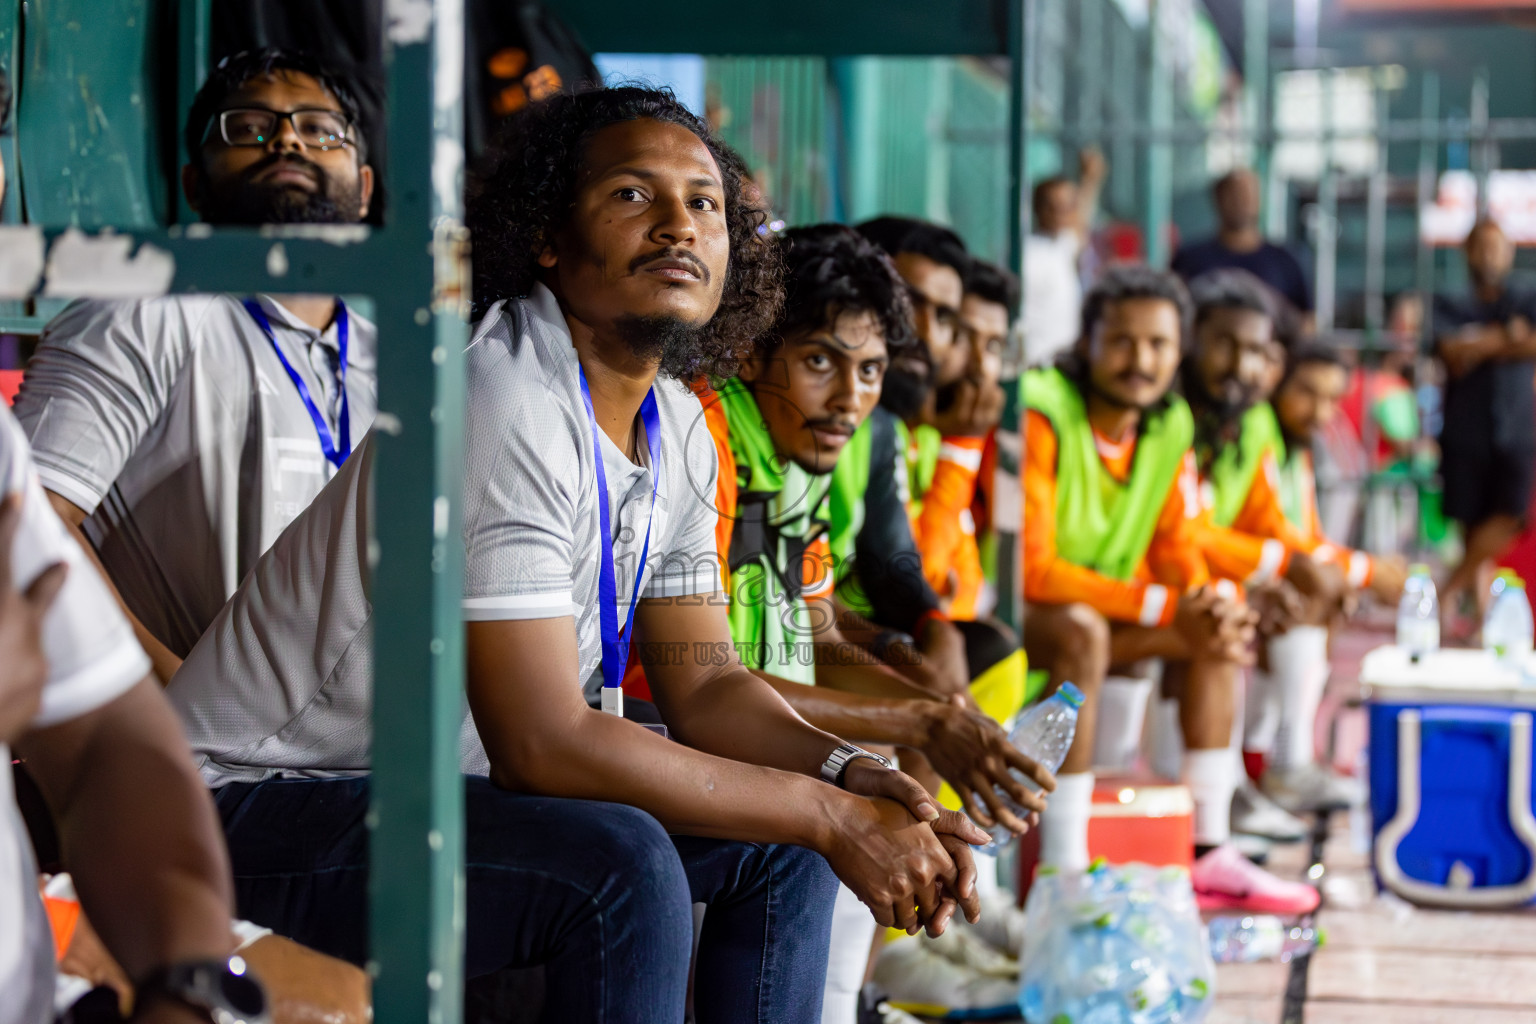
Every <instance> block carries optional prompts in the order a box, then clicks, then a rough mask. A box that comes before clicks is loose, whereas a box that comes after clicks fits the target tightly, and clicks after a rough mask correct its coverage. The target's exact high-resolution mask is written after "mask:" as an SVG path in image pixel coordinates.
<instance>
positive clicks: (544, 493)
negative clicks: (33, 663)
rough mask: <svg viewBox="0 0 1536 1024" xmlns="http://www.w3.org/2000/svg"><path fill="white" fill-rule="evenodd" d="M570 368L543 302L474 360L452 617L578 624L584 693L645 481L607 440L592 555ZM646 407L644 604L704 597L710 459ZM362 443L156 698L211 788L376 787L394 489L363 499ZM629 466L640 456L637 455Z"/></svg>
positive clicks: (638, 530) (365, 458) (513, 311)
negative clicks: (370, 534)
mask: <svg viewBox="0 0 1536 1024" xmlns="http://www.w3.org/2000/svg"><path fill="white" fill-rule="evenodd" d="M578 369H579V364H578V362H577V359H576V350H575V348H574V347H573V346H572V343H571V336H570V331H569V330H568V328H567V327H566V323H565V317H564V316H563V315H562V314H561V312H560V306H559V304H558V303H557V302H556V301H555V297H554V296H553V295H552V294H551V293H550V292H549V291H548V290H547V289H545V288H544V287H543V286H542V285H541V286H538V287H536V288H535V290H534V294H533V295H532V296H530V297H529V298H528V299H524V300H517V301H512V302H508V303H505V304H503V305H498V306H496V307H494V308H493V309H492V310H491V312H489V313H488V314H487V315H486V317H485V319H484V320H483V321H482V322H481V324H480V327H479V329H478V331H477V332H476V334H475V338H474V340H473V342H472V343H471V344H470V348H469V351H468V353H467V355H466V387H467V395H466V412H465V417H466V419H465V455H464V554H465V567H464V601H463V610H464V618H465V619H467V620H472V621H474V620H482V621H483V620H492V619H540V618H562V617H564V616H567V615H572V616H574V617H575V620H576V623H575V624H576V645H577V655H578V662H579V668H578V681H581V682H586V681H589V680H591V679H592V678H593V677H594V675H595V674H598V673H599V665H600V661H601V657H602V637H601V629H600V626H599V622H598V618H599V602H598V565H599V560H600V558H601V555H602V551H601V548H602V546H608V547H610V548H611V549H612V551H613V554H614V570H615V575H616V576H617V580H616V583H617V587H618V594H619V602H618V608H617V613H618V615H619V616H621V617H622V616H623V615H624V614H625V612H626V610H627V605H628V602H629V598H630V596H631V595H632V594H633V593H634V591H635V573H636V571H637V568H638V567H639V566H640V554H641V550H642V548H644V546H645V523H646V516H647V514H648V513H650V510H651V493H652V483H653V477H652V470H653V468H654V467H651V466H649V465H648V464H647V465H636V464H634V463H632V462H630V461H629V459H627V458H626V457H625V456H624V454H623V453H622V452H620V451H619V449H618V447H617V446H615V445H614V444H613V443H612V442H611V441H609V440H608V437H607V435H606V434H602V435H600V436H601V438H602V441H601V445H602V448H601V454H602V458H603V464H604V467H605V470H606V476H607V480H608V492H609V507H610V509H611V510H612V517H611V523H610V529H611V533H610V535H609V536H608V537H603V536H602V528H601V525H600V518H599V509H598V503H597V493H598V492H597V470H596V466H597V463H596V460H595V459H594V456H593V450H592V428H591V424H590V421H589V420H588V419H587V415H586V411H585V406H584V405H583V403H582V399H581V389H580V384H579V377H578V372H577V371H578ZM654 390H655V394H656V401H657V411H658V414H659V420H660V424H661V439H660V450H661V479H660V485H659V488H658V489H657V494H656V511H655V515H654V518H653V519H652V521H651V535H650V547H649V551H648V555H647V557H646V560H645V564H644V567H643V570H642V571H643V576H642V577H641V588H640V592H641V595H642V596H643V597H658V598H659V597H678V596H684V595H694V594H699V595H706V594H716V593H717V592H718V591H719V589H720V579H719V567H718V560H717V558H716V555H715V524H716V521H717V513H716V511H715V507H714V494H715V474H716V473H717V472H718V463H717V460H716V457H715V446H714V441H713V439H712V438H711V437H710V434H709V429H708V426H707V424H706V423H705V422H704V419H703V409H702V408H701V407H700V405H699V400H698V399H697V398H696V397H694V396H693V395H692V394H691V393H689V391H688V390H687V389H686V388H684V387H683V386H682V385H681V384H679V383H677V382H676V381H672V380H665V379H658V380H657V381H656V384H655V388H654ZM373 443H374V441H373V437H372V435H370V436H369V438H367V439H366V440H365V441H364V443H363V444H362V445H361V446H360V447H359V448H358V450H357V452H356V453H355V454H354V456H353V458H352V460H349V461H348V463H347V465H346V466H344V467H343V468H342V471H341V473H340V474H338V475H337V477H336V479H335V480H333V481H332V482H331V483H330V485H328V486H327V487H326V488H325V490H324V491H322V492H321V494H320V496H319V497H318V498H317V499H315V502H314V504H313V505H311V506H310V507H309V508H308V509H306V510H305V512H304V513H303V514H302V515H300V516H299V518H298V519H296V520H295V521H294V522H293V524H292V525H291V526H290V527H289V528H288V529H287V530H286V531H284V533H283V535H282V536H281V537H279V538H278V540H277V543H276V544H274V545H273V546H272V549H271V550H270V551H268V552H267V553H266V554H265V555H263V556H262V558H261V559H260V561H258V562H257V564H256V567H255V569H254V570H253V571H252V573H251V575H250V577H249V578H248V579H246V581H245V582H244V583H242V584H241V586H240V588H239V589H238V590H237V591H236V593H235V596H234V598H233V599H232V600H231V601H230V602H229V604H227V605H226V606H225V607H224V609H223V610H222V611H221V612H220V613H219V614H218V616H217V617H216V618H215V620H214V622H213V624H212V625H211V626H210V627H209V628H208V631H207V633H206V634H205V635H204V636H203V638H202V640H200V641H199V642H198V644H197V645H196V647H194V648H193V650H192V653H191V654H190V655H188V657H187V659H186V661H185V663H184V664H183V665H182V667H181V669H180V671H178V672H177V673H176V676H175V678H173V679H172V680H171V684H170V686H169V688H168V690H167V694H168V696H169V697H170V700H171V703H172V705H173V706H175V708H176V710H177V712H178V713H179V714H180V715H181V718H182V722H183V724H184V725H185V726H186V729H187V737H188V739H189V740H190V741H191V743H192V749H193V752H194V753H195V754H196V755H197V759H198V763H199V767H200V769H201V771H202V773H203V779H204V781H206V782H207V783H208V784H209V785H210V786H213V787H217V786H221V785H224V784H226V783H229V782H259V781H262V780H264V779H268V778H273V777H300V778H306V777H307V778H324V777H330V776H336V775H348V774H360V773H363V772H366V771H367V770H368V769H369V764H370V751H371V747H372V740H373V729H372V722H371V714H372V708H373V633H372V615H373V606H372V603H371V601H370V598H369V586H368V580H369V577H370V575H371V571H372V570H371V569H370V567H369V566H368V564H367V551H368V545H367V530H366V522H367V517H366V502H367V495H368V494H369V493H370V491H374V492H375V493H376V494H377V496H378V500H379V501H380V502H385V501H387V500H388V494H389V489H388V485H387V481H383V480H379V481H377V484H378V486H377V487H373V486H372V485H371V483H370V479H369V478H370V476H371V474H372V466H371V463H370V457H369V454H370V450H371V448H372V446H373ZM638 448H639V449H640V451H642V452H644V451H645V450H646V444H645V440H644V438H643V437H642V438H641V440H640V443H639V445H638ZM642 458H643V457H642ZM643 461H647V462H648V460H644V458H643ZM380 571H384V572H387V571H388V562H387V560H386V562H385V563H384V564H383V566H382V567H381V570H380ZM717 599H721V600H723V597H720V598H717ZM507 685H508V686H515V685H517V681H516V680H515V679H509V680H508V681H507ZM460 738H461V743H462V757H461V760H460V767H461V769H462V770H463V771H464V772H465V773H466V774H474V775H484V774H486V773H487V772H488V771H489V761H488V760H487V758H486V754H485V750H484V748H483V747H482V746H481V744H480V739H479V735H478V734H477V732H476V730H475V727H474V723H473V721H472V720H471V718H470V716H469V714H468V712H467V711H466V713H465V717H464V722H463V725H462V727H461V732H460Z"/></svg>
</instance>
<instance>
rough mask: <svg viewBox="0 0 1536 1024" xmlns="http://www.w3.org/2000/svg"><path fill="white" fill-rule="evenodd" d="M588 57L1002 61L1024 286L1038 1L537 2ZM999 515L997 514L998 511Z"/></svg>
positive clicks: (1011, 432)
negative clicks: (641, 7)
mask: <svg viewBox="0 0 1536 1024" xmlns="http://www.w3.org/2000/svg"><path fill="white" fill-rule="evenodd" d="M546 2H547V3H548V6H549V7H550V8H551V9H552V10H554V11H556V12H558V13H559V14H560V16H561V17H562V18H564V19H565V20H566V22H567V23H568V24H570V26H571V27H572V28H573V29H574V30H575V32H576V33H577V35H578V36H579V37H580V39H581V41H582V43H583V44H584V45H585V46H586V47H587V48H588V49H589V50H590V51H591V52H594V53H603V52H612V53H697V54H702V55H704V56H707V57H747V56H795V57H829V58H830V57H852V56H860V57H911V56H928V57H941V56H953V57H1006V58H1008V59H1009V74H1008V82H1009V110H1008V124H1009V183H1008V194H1009V214H1008V263H1009V265H1010V266H1011V267H1012V268H1013V270H1014V272H1015V273H1016V274H1018V275H1019V276H1020V278H1021V279H1022V277H1023V271H1024V267H1023V251H1024V239H1025V238H1026V237H1027V236H1028V233H1029V225H1030V203H1029V192H1030V182H1029V167H1028V159H1027V153H1028V148H1029V141H1030V125H1029V120H1030V118H1029V111H1030V106H1029V102H1028V97H1029V92H1030V88H1031V83H1032V82H1033V81H1034V78H1035V70H1034V68H1035V64H1036V60H1037V58H1036V55H1035V52H1034V51H1035V46H1034V40H1035V39H1036V37H1037V36H1038V28H1039V0H946V2H945V3H943V4H932V3H921V2H915V0H900V2H896V0H842V2H839V3H827V2H818V0H784V2H779V3H775V4H773V5H771V6H769V5H766V4H765V5H760V6H758V5H754V6H753V7H752V8H751V9H747V10H743V11H741V12H740V14H739V15H738V17H736V18H734V19H722V18H701V17H699V16H698V12H697V11H694V10H692V9H688V8H683V7H673V8H665V7H655V8H647V9H646V12H645V17H644V18H642V19H638V21H637V19H635V18H634V17H632V15H633V14H634V7H633V5H632V4H631V3H629V2H627V0H546ZM1017 392H1018V388H1016V387H1010V388H1009V404H1008V408H1007V410H1005V412H1004V418H1003V424H1002V429H1001V434H1002V436H1001V438H1000V442H999V445H998V463H999V473H1000V480H999V484H1000V485H1005V484H1006V485H1008V486H1014V487H1016V486H1017V473H1018V467H1019V454H1020V445H1021V439H1020V437H1019V434H1018V424H1019V396H1018V394H1017ZM999 511H1002V510H999ZM998 525H999V526H1000V527H1001V528H1000V529H999V530H998V545H997V573H998V617H999V618H1001V619H1003V620H1004V621H1006V622H1010V623H1012V624H1013V625H1014V626H1015V627H1019V626H1021V625H1022V612H1023V593H1022V578H1021V576H1020V574H1019V572H1018V571H1017V570H1018V552H1019V549H1018V530H1019V525H1020V524H1018V523H1011V524H1010V523H999V524H998Z"/></svg>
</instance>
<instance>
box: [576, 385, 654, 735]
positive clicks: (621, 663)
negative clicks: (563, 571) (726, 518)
mask: <svg viewBox="0 0 1536 1024" xmlns="http://www.w3.org/2000/svg"><path fill="white" fill-rule="evenodd" d="M578 372H579V373H580V374H581V401H582V403H583V404H584V405H585V406H586V407H587V422H588V423H590V424H591V425H592V461H593V463H595V464H596V466H597V508H598V514H599V516H600V517H601V519H602V527H603V533H602V536H601V537H599V538H598V542H597V546H598V549H599V550H601V551H602V558H601V559H600V560H599V562H598V571H597V611H598V618H599V620H600V621H601V623H602V630H603V689H604V690H612V691H614V692H615V693H616V694H617V693H618V692H620V691H619V688H620V687H621V686H622V685H623V682H624V669H625V667H626V666H628V664H629V635H630V631H631V630H632V629H634V626H635V605H637V604H638V603H639V602H640V581H641V579H642V578H643V577H644V576H645V560H646V557H647V556H648V555H649V554H650V552H651V521H652V520H653V519H655V517H656V491H657V488H658V487H660V485H661V416H660V415H659V414H658V413H657V412H656V391H655V389H654V388H653V389H652V390H651V391H649V392H647V393H646V396H645V401H644V402H642V403H641V404H640V422H641V423H643V424H645V444H646V447H647V448H648V449H649V450H650V453H651V510H650V512H649V513H647V515H646V518H645V544H644V546H642V547H641V549H640V564H639V565H638V566H637V567H636V568H635V593H634V596H633V597H632V598H631V600H630V602H629V611H628V612H627V613H626V614H625V616H624V628H623V629H622V630H621V629H620V628H619V584H618V580H617V577H616V576H615V575H614V571H613V514H612V513H611V512H610V511H609V509H608V472H607V470H605V469H604V468H603V442H602V436H601V435H600V434H599V432H598V428H597V414H596V413H594V412H593V411H592V391H591V389H590V388H588V387H587V371H586V370H582V369H580V368H579V367H578ZM604 705H605V707H608V706H617V707H622V706H623V705H622V704H612V705H610V704H609V702H607V701H605V702H604Z"/></svg>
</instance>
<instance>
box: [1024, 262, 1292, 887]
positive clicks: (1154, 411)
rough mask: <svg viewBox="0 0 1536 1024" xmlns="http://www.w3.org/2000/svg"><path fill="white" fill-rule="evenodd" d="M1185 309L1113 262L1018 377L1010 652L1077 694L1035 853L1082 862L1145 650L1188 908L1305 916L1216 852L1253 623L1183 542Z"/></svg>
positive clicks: (1190, 476) (1188, 510) (1222, 844)
mask: <svg viewBox="0 0 1536 1024" xmlns="http://www.w3.org/2000/svg"><path fill="white" fill-rule="evenodd" d="M1190 315H1191V307H1190V301H1189V297H1188V294H1187V292H1186V291H1185V289H1184V287H1183V285H1182V284H1180V283H1179V282H1178V280H1177V279H1176V278H1174V277H1173V276H1172V275H1170V274H1166V273H1161V272H1158V271H1154V270H1151V269H1148V268H1146V267H1122V268H1114V269H1111V270H1110V271H1108V272H1107V273H1106V274H1105V275H1104V276H1103V278H1102V279H1101V280H1100V282H1099V284H1098V285H1096V286H1095V287H1094V289H1093V291H1092V292H1090V293H1089V295H1088V298H1087V299H1086V301H1085V302H1084V307H1083V321H1082V330H1081V335H1080V337H1079V340H1078V342H1077V344H1076V346H1075V347H1074V349H1073V351H1072V352H1071V353H1070V355H1069V356H1068V358H1067V359H1066V360H1064V361H1063V362H1062V363H1061V364H1059V365H1058V366H1056V367H1053V368H1050V369H1045V370H1038V371H1034V372H1032V373H1030V374H1028V375H1027V376H1026V377H1025V379H1024V381H1023V388H1024V392H1023V399H1024V406H1025V438H1024V442H1025V444H1024V458H1023V467H1022V476H1023V487H1024V545H1023V546H1024V593H1025V598H1026V601H1027V602H1028V607H1027V609H1026V612H1025V623H1024V643H1025V647H1026V649H1027V650H1028V651H1029V655H1030V662H1031V664H1033V665H1036V666H1039V667H1048V668H1049V669H1050V671H1051V677H1052V680H1053V682H1055V681H1060V680H1064V679H1071V680H1072V681H1073V682H1076V683H1077V684H1078V686H1079V687H1080V688H1082V689H1083V691H1084V692H1085V693H1086V694H1088V695H1089V700H1088V701H1086V702H1085V703H1084V706H1083V709H1082V710H1081V711H1080V712H1079V719H1078V738H1077V741H1076V742H1074V744H1073V747H1072V749H1071V750H1070V751H1069V752H1068V755H1067V759H1066V761H1065V763H1064V764H1063V765H1062V769H1061V771H1060V772H1059V773H1058V776H1057V789H1056V792H1055V793H1053V794H1052V799H1051V806H1050V808H1049V809H1048V810H1047V813H1046V815H1045V816H1044V817H1043V818H1042V821H1041V830H1040V836H1041V859H1042V861H1044V862H1046V863H1052V864H1055V865H1057V866H1058V867H1061V868H1063V869H1066V870H1071V869H1081V868H1083V867H1084V866H1086V861H1087V841H1086V839H1087V836H1086V832H1087V818H1088V803H1089V800H1090V799H1091V796H1092V790H1093V784H1094V776H1093V771H1092V766H1093V764H1095V763H1096V762H1097V763H1105V762H1108V763H1113V762H1117V761H1121V762H1123V761H1125V760H1128V758H1127V757H1126V756H1125V755H1126V750H1127V749H1129V751H1130V752H1132V753H1134V750H1135V743H1136V741H1137V740H1138V739H1139V737H1140V733H1141V729H1140V711H1139V710H1138V709H1137V700H1136V698H1138V697H1139V698H1140V700H1141V701H1142V702H1144V701H1145V698H1146V691H1147V689H1149V688H1150V683H1146V684H1142V685H1140V686H1137V684H1136V683H1135V682H1133V680H1132V678H1131V671H1130V670H1131V668H1132V666H1133V665H1134V664H1135V663H1137V662H1140V661H1143V660H1145V659H1151V658H1160V659H1162V661H1163V664H1164V682H1165V686H1166V688H1167V692H1169V693H1170V695H1171V696H1173V697H1174V698H1175V700H1176V712H1177V714H1176V721H1175V722H1170V723H1168V724H1166V725H1163V724H1161V723H1159V728H1161V729H1162V731H1164V732H1165V733H1172V734H1173V736H1172V737H1171V738H1175V739H1181V740H1182V746H1183V748H1184V752H1183V754H1182V764H1181V765H1180V768H1179V775H1180V777H1181V779H1182V781H1183V782H1184V783H1185V784H1186V785H1187V786H1188V787H1189V789H1190V793H1191V795H1192V796H1193V798H1194V804H1195V821H1194V840H1195V844H1196V845H1195V853H1196V859H1195V862H1194V866H1193V869H1192V872H1191V878H1192V881H1193V883H1194V887H1195V891H1196V895H1197V896H1198V898H1199V900H1200V903H1201V905H1202V906H1203V907H1206V908H1209V909H1221V908H1228V909H1244V910H1249V911H1267V912H1275V913H1299V912H1306V911H1308V910H1311V909H1312V908H1314V907H1315V906H1316V905H1317V901H1318V894H1317V892H1316V890H1315V889H1312V888H1311V887H1310V886H1306V885H1300V884H1298V883H1291V882H1284V881H1282V880H1280V879H1278V878H1275V877H1274V876H1272V875H1269V874H1267V873H1265V872H1263V871H1261V870H1260V869H1259V868H1257V867H1255V866H1254V865H1253V864H1251V863H1249V862H1248V861H1247V860H1245V859H1244V858H1243V856H1242V855H1241V854H1240V853H1239V852H1238V851H1237V850H1236V848H1235V847H1234V846H1233V845H1231V843H1230V842H1229V840H1230V827H1229V826H1230V821H1229V814H1230V810H1231V803H1232V794H1233V791H1234V789H1235V788H1236V785H1237V776H1238V774H1239V770H1238V762H1237V757H1236V753H1235V752H1234V751H1233V750H1232V749H1231V731H1232V723H1233V716H1234V712H1235V704H1236V696H1237V692H1236V690H1237V686H1238V683H1239V677H1240V669H1241V666H1242V665H1243V664H1244V663H1245V662H1246V661H1248V660H1249V659H1250V655H1249V652H1248V645H1249V643H1250V642H1251V640H1252V637H1253V628H1252V627H1253V616H1252V613H1251V612H1250V611H1249V610H1248V609H1247V608H1246V606H1245V605H1244V604H1243V603H1242V602H1241V600H1239V599H1238V598H1237V595H1236V588H1235V587H1232V586H1230V585H1229V586H1228V587H1227V588H1225V592H1223V590H1222V588H1219V587H1217V586H1215V585H1213V584H1212V582H1211V579H1210V575H1209V571H1208V569H1207V567H1206V564H1205V561H1204V558H1203V557H1202V555H1201V553H1200V549H1199V545H1198V540H1197V538H1196V536H1195V535H1194V532H1193V523H1194V520H1195V516H1196V515H1197V514H1198V512H1199V501H1198V497H1197V495H1196V494H1195V493H1194V492H1195V491H1196V489H1197V482H1196V478H1195V470H1194V460H1193V457H1192V456H1191V454H1190V444H1191V442H1192V440H1193V435H1194V424H1193V421H1192V418H1191V416H1190V412H1189V409H1188V407H1187V406H1186V405H1185V403H1184V401H1183V399H1182V398H1180V397H1179V396H1177V395H1174V394H1170V389H1171V388H1172V386H1173V383H1174V379H1175V377H1176V376H1177V373H1178V368H1179V364H1180V359H1181V355H1182V353H1183V341H1184V338H1185V337H1187V336H1188V333H1187V332H1188V330H1189V320H1190ZM1115 668H1119V670H1120V671H1119V672H1118V673H1117V675H1116V679H1117V680H1118V682H1117V685H1116V686H1115V687H1114V688H1110V687H1107V686H1106V685H1105V684H1106V677H1107V676H1108V675H1109V673H1110V672H1111V671H1112V669H1115ZM1112 690H1113V692H1114V693H1115V699H1114V700H1112V701H1111V700H1108V699H1106V698H1107V697H1108V696H1109V695H1110V693H1111V692H1112ZM1121 691H1126V692H1124V693H1122V692H1121ZM1141 706H1143V707H1144V704H1142V705H1141ZM1096 741H1097V742H1096ZM1096 746H1097V748H1098V749H1097V750H1096V749H1095V748H1096ZM1096 754H1097V755H1099V756H1096Z"/></svg>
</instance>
